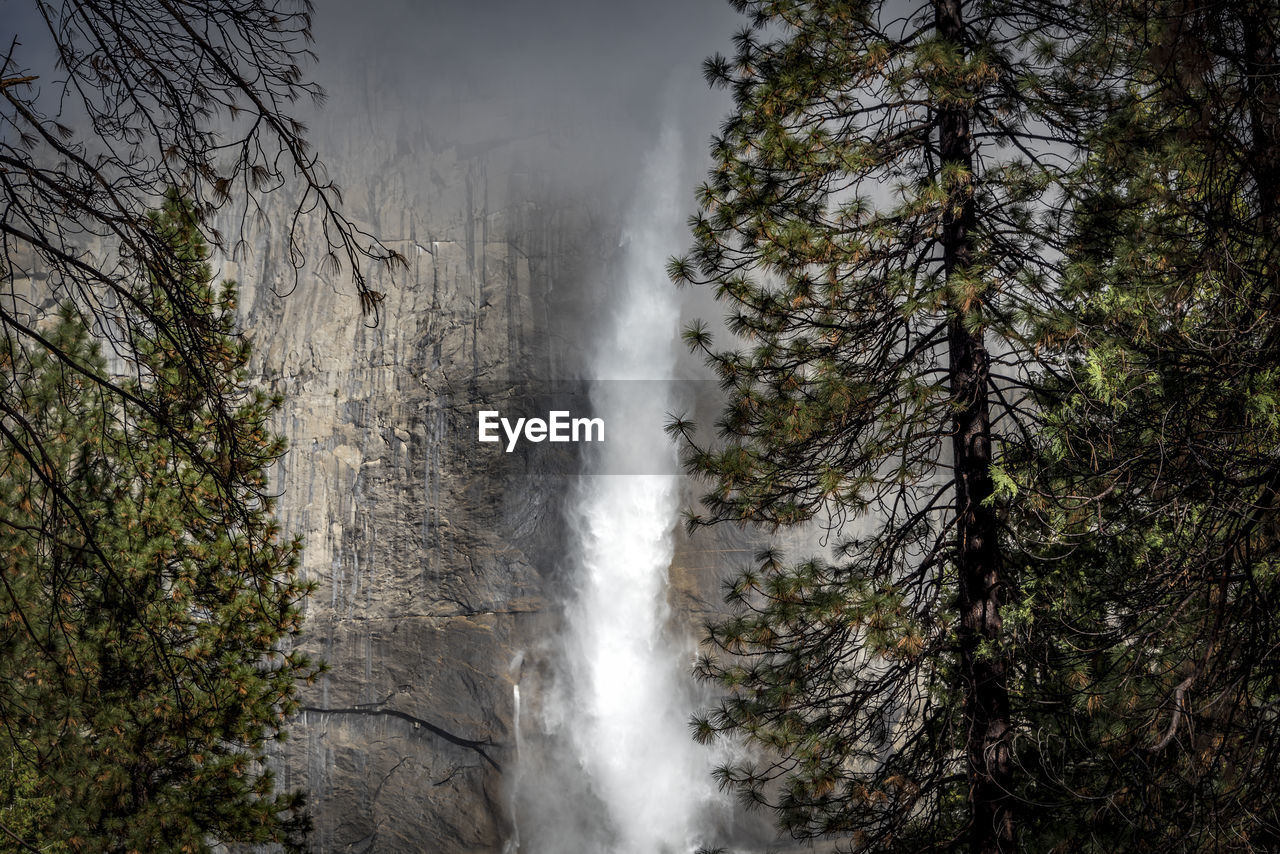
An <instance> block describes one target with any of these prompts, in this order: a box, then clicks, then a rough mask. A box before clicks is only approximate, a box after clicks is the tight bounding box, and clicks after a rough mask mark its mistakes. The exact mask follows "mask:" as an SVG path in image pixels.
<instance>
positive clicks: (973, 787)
mask: <svg viewBox="0 0 1280 854" xmlns="http://www.w3.org/2000/svg"><path fill="white" fill-rule="evenodd" d="M934 10H935V15H936V23H937V27H938V33H939V35H940V36H941V37H942V38H943V39H944V40H946V41H948V42H951V43H952V44H956V45H963V43H964V20H963V16H962V11H961V3H960V0H937V1H936V2H935V4H934ZM969 119H970V117H969V115H968V111H967V108H966V107H965V105H964V104H963V102H959V103H957V102H955V101H950V100H949V101H948V102H947V104H946V106H944V107H943V108H941V109H940V110H939V112H938V133H939V152H940V156H941V160H942V166H943V171H944V174H947V173H949V172H950V170H952V169H958V170H959V171H960V173H961V174H963V175H967V176H972V170H973V140H972V135H971V133H970V121H969ZM951 193H952V199H951V203H950V204H948V205H947V208H946V210H945V212H944V214H943V231H942V248H943V264H944V272H945V275H946V279H947V282H948V284H952V283H954V282H955V281H956V277H958V276H963V275H965V274H966V273H967V271H968V269H969V267H970V266H971V264H972V261H973V240H974V218H975V211H974V198H973V192H972V178H971V177H970V179H969V180H968V181H967V182H966V181H961V182H958V183H956V184H955V185H953V186H952V188H951ZM956 290H957V289H952V290H951V292H952V294H953V297H952V304H951V305H950V306H949V308H950V311H951V319H950V321H949V331H948V345H949V348H948V349H949V353H948V357H949V370H950V380H951V395H952V398H953V400H954V404H955V415H954V422H953V425H952V426H953V430H954V432H953V437H952V447H953V452H954V464H955V472H954V477H955V500H956V504H955V512H956V564H957V571H958V576H959V608H960V625H959V630H958V633H957V636H958V642H959V654H960V664H961V673H962V678H963V679H964V692H965V701H964V718H963V720H964V725H965V727H966V728H967V735H966V749H965V753H966V765H967V773H968V777H969V805H970V815H971V821H972V823H971V827H970V846H971V850H973V851H974V852H982V854H988V852H1004V851H1012V850H1013V845H1014V826H1013V814H1012V809H1011V797H1010V793H1009V789H1010V786H1009V782H1010V779H1011V778H1012V774H1013V764H1012V757H1011V724H1010V716H1009V686H1008V675H1007V664H1006V662H1005V660H1004V658H1003V656H1002V654H1001V653H1000V652H999V639H1000V604H1001V600H1002V596H1003V586H1004V580H1003V577H1002V567H1001V555H1000V547H999V540H998V527H997V519H996V516H995V513H994V510H993V508H992V507H991V506H990V504H989V503H988V502H987V499H988V498H989V497H990V496H991V494H992V490H993V486H992V480H991V472H990V468H991V421H990V413H989V406H988V399H987V393H988V387H989V372H990V369H989V359H988V353H987V348H986V344H985V341H984V338H983V333H982V326H981V324H974V323H973V322H972V321H973V320H974V317H973V314H974V313H975V312H981V310H982V300H981V296H980V295H979V298H978V299H975V300H969V299H967V298H965V299H963V300H958V299H956V297H955V296H954V294H955V293H956ZM958 290H964V289H963V288H960V289H958ZM983 647H986V649H985V650H984V649H983Z"/></svg>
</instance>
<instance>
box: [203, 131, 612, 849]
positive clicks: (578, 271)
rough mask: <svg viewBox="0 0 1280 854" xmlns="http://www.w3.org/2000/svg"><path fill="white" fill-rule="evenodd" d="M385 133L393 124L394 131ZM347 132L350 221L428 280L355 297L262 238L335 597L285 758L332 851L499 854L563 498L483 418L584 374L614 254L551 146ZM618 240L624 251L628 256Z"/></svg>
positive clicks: (270, 360) (281, 361) (296, 448)
mask: <svg viewBox="0 0 1280 854" xmlns="http://www.w3.org/2000/svg"><path fill="white" fill-rule="evenodd" d="M374 116H377V117H378V118H374ZM368 117H369V118H370V120H371V121H376V120H386V121H388V122H389V123H390V124H391V126H389V127H368V126H362V127H360V128H359V132H358V133H349V134H343V133H340V132H336V131H335V129H334V128H328V129H327V133H328V134H329V138H330V139H331V140H332V139H336V140H337V141H338V142H339V144H340V147H339V150H337V151H334V152H332V153H330V154H329V162H330V164H331V168H333V170H334V172H335V178H337V179H338V180H339V183H340V184H341V185H342V186H343V188H344V190H345V192H346V202H347V209H348V213H349V214H351V215H352V216H353V217H354V218H356V219H357V220H359V221H360V224H361V225H362V226H363V227H365V228H367V229H368V230H369V231H370V232H371V233H375V234H378V235H381V236H383V237H384V238H386V241H387V242H388V243H389V244H390V245H392V246H394V247H395V248H396V249H398V250H399V251H401V252H402V253H403V254H404V256H405V257H406V258H407V259H408V261H409V269H408V270H403V271H399V272H396V273H394V274H391V275H390V276H384V277H383V279H382V280H381V281H379V282H376V283H375V285H374V286H375V287H376V288H377V289H378V290H381V291H384V292H385V293H386V298H385V301H384V302H383V303H382V305H381V307H380V309H381V310H380V317H379V323H378V325H377V326H373V325H372V319H371V318H369V317H365V316H363V315H362V314H361V311H360V307H359V304H358V302H357V300H356V298H355V295H354V292H353V289H352V288H351V287H350V286H349V285H346V284H345V283H340V284H336V285H333V286H331V285H329V284H327V283H325V282H323V281H320V280H318V279H315V278H307V277H304V279H303V280H302V281H301V282H300V283H299V286H298V287H297V288H296V289H295V290H293V292H292V293H289V294H287V295H285V294H281V293H277V291H279V290H281V289H282V288H283V287H284V284H285V283H286V282H287V283H289V284H292V278H291V277H292V272H291V271H290V270H288V268H287V266H285V265H283V264H282V262H281V260H280V257H279V256H280V253H279V252H278V251H276V249H275V248H274V247H273V246H272V245H270V244H269V243H268V242H266V239H265V238H262V239H260V242H259V243H258V244H257V245H256V246H255V247H254V250H253V251H252V252H251V253H250V254H249V255H248V256H247V257H246V258H245V259H244V260H242V261H241V262H240V263H239V264H238V265H232V266H231V267H229V268H228V269H227V270H226V271H225V272H226V273H227V274H229V275H232V276H235V277H236V278H238V279H239V280H240V282H241V286H242V311H243V312H244V314H245V320H246V327H247V329H248V331H249V332H250V334H251V335H252V336H253V337H254V339H255V341H256V355H255V358H256V359H257V364H258V365H259V366H260V369H261V372H262V375H263V377H264V381H265V382H267V383H268V384H269V385H270V386H271V387H273V388H274V389H275V390H277V391H279V392H281V393H282V394H283V395H284V397H285V401H286V402H285V410H284V414H283V419H282V423H281V427H282V430H283V432H284V433H285V434H286V436H287V438H288V440H289V446H290V449H291V450H290V451H289V453H288V455H287V456H286V458H285V459H284V461H283V462H282V464H281V466H280V470H279V471H278V472H277V474H276V477H275V479H274V483H275V486H276V488H277V490H279V491H280V492H281V493H282V498H281V501H280V504H279V508H280V514H281V517H282V521H283V524H284V528H285V530H286V531H287V532H289V533H297V534H301V535H302V536H303V537H304V539H305V553H304V560H303V567H304V571H305V574H306V576H307V577H308V578H309V579H311V580H313V581H314V582H315V583H316V585H317V587H316V590H315V593H314V594H313V595H312V597H311V598H310V600H309V603H308V605H307V614H306V618H307V622H306V629H305V640H304V641H303V646H304V647H305V648H306V649H307V650H308V651H310V652H312V653H314V654H315V655H317V656H319V657H321V658H323V659H324V661H326V662H327V664H328V667H329V670H328V672H327V673H326V674H324V675H323V676H322V677H321V678H320V680H319V681H318V682H317V684H316V685H314V686H312V687H310V688H307V689H305V694H304V706H305V711H304V712H303V714H302V715H301V716H300V718H299V719H298V721H297V722H296V723H295V724H294V725H293V726H292V727H291V735H290V738H289V740H288V742H287V743H286V744H285V746H284V747H283V750H282V754H281V757H280V762H281V766H282V772H281V782H282V783H283V784H284V785H286V786H289V787H293V786H301V787H303V788H305V789H307V790H308V791H309V793H310V805H311V810H312V813H313V817H314V821H315V830H314V844H315V847H316V849H317V850H320V851H369V852H372V851H383V852H390V851H406V852H420V851H432V852H440V854H448V852H462V851H493V852H498V851H501V850H502V848H503V844H504V840H505V839H506V838H507V836H508V834H509V831H510V828H509V821H510V818H509V809H508V806H507V804H508V800H507V793H506V789H505V786H506V783H505V782H504V781H505V779H506V778H504V774H505V773H506V772H507V771H509V769H510V767H511V762H512V760H513V755H512V750H513V746H514V737H513V731H512V713H513V704H512V686H513V684H514V682H513V676H514V671H513V661H515V660H516V659H517V657H518V656H519V654H520V653H521V651H523V650H526V649H529V648H530V647H531V646H534V645H536V644H537V643H538V640H539V639H540V638H542V637H545V636H546V635H547V634H548V633H549V632H552V631H553V630H554V624H555V622H556V620H557V612H556V609H555V607H554V602H555V599H556V593H555V591H556V587H557V584H558V581H557V579H558V569H559V566H560V562H561V558H560V551H561V549H562V546H561V545H560V544H561V541H562V539H563V536H562V532H561V527H562V525H563V522H562V521H561V520H562V518H563V517H562V511H561V506H560V502H561V500H562V497H561V496H562V495H563V494H564V490H563V489H562V488H561V486H560V484H561V483H562V479H559V478H557V477H556V476H554V475H552V476H540V475H546V474H547V473H546V472H539V471H538V470H537V469H536V466H535V467H534V469H532V470H524V469H521V467H520V466H519V465H515V466H513V465H511V463H510V460H509V459H504V458H502V454H501V452H500V450H499V449H498V448H497V447H496V446H481V445H479V444H478V443H477V442H476V440H475V431H476V421H475V411H476V408H477V405H478V404H480V403H487V402H491V400H492V398H494V397H500V396H501V395H503V394H504V393H506V392H507V391H510V390H512V389H516V388H519V387H522V386H524V385H526V384H527V383H528V382H529V380H530V378H546V377H558V376H566V375H567V374H566V372H568V371H572V370H573V369H574V366H573V364H572V362H573V359H572V356H573V348H572V347H571V346H568V345H569V342H572V341H573V340H574V337H575V335H576V332H575V329H574V324H573V322H572V321H571V320H569V318H572V317H573V316H575V315H577V314H578V313H579V311H578V309H579V308H580V307H581V306H582V305H583V301H584V299H585V297H586V295H587V293H588V291H589V288H588V287H587V286H588V285H589V284H590V282H591V278H592V275H593V274H594V273H595V272H596V271H597V270H598V266H599V265H598V264H597V262H596V260H595V259H597V258H599V257H601V251H600V250H599V248H598V247H599V246H601V245H603V246H609V245H616V242H617V238H616V234H614V235H613V236H612V238H610V237H609V232H608V227H607V226H606V225H603V224H602V223H600V222H599V221H595V220H593V219H592V218H591V217H590V215H589V211H587V209H586V208H585V207H584V206H583V205H582V204H580V203H578V202H575V201H573V200H572V199H565V198H555V191H554V188H551V187H548V186H546V185H545V184H540V183H539V180H538V178H537V176H536V173H535V172H534V171H533V169H534V167H532V166H530V163H531V162H536V161H537V159H538V158H539V157H540V154H539V150H540V146H543V145H545V144H546V141H545V140H543V139H533V140H528V139H525V140H516V141H510V140H498V141H490V142H484V143H472V144H465V143H460V142H441V141H440V140H438V139H437V140H436V141H435V142H432V141H430V140H429V137H428V135H427V133H426V132H425V129H415V128H414V127H412V126H411V125H406V124H405V123H403V122H402V121H400V120H399V119H397V118H395V117H394V116H392V117H390V118H388V116H387V115H386V114H372V113H371V114H369V116H368ZM610 240H612V244H611V243H610Z"/></svg>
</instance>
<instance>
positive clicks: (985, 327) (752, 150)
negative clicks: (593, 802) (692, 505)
mask: <svg viewBox="0 0 1280 854" xmlns="http://www.w3.org/2000/svg"><path fill="white" fill-rule="evenodd" d="M733 5H734V6H735V7H736V8H737V9H739V10H740V11H744V12H746V13H748V14H749V15H750V26H749V27H748V28H747V29H745V30H744V31H742V32H741V33H740V34H739V35H738V36H737V39H736V40H737V51H736V54H735V56H734V57H733V58H731V59H730V58H725V57H720V56H717V57H714V58H713V59H711V60H709V61H708V63H707V67H706V71H707V76H708V78H709V79H710V80H711V82H712V83H713V84H718V85H723V86H726V87H728V88H729V89H730V90H731V91H732V93H733V96H734V110H733V112H732V114H731V116H730V117H729V119H728V120H727V122H726V123H725V125H724V127H723V130H722V132H721V133H720V134H719V135H718V136H717V137H716V138H715V140H714V141H713V145H712V156H713V159H714V166H713V168H712V170H711V173H710V179H709V181H708V182H707V183H705V184H704V185H703V186H702V187H701V188H700V190H699V201H700V205H701V208H702V213H701V214H699V215H698V216H697V217H696V218H695V219H694V221H693V223H692V227H693V233H694V241H695V243H694V248H693V251H692V252H691V253H690V254H689V255H688V256H686V257H684V258H679V259H673V261H672V262H671V265H670V272H671V275H672V277H673V279H675V280H676V281H677V282H693V283H700V284H709V285H712V286H714V287H715V289H716V294H717V296H718V297H719V298H720V299H721V300H722V301H724V302H726V303H727V304H728V306H729V309H730V316H729V318H728V321H729V329H730V332H731V333H733V334H734V335H735V336H737V338H736V342H735V343H736V344H737V346H735V347H732V348H730V349H727V350H722V351H721V350H716V349H715V348H714V346H713V342H712V336H711V334H710V332H709V330H708V328H707V327H706V326H705V325H702V324H695V325H694V326H693V327H691V328H690V329H689V330H688V331H687V333H686V339H687V341H688V342H689V344H690V345H691V347H692V348H694V349H695V350H697V351H702V352H704V353H705V354H706V355H707V357H708V360H709V363H710V364H711V365H712V366H713V367H714V368H715V370H716V371H717V372H718V374H719V376H720V378H721V380H722V383H723V385H724V388H725V389H726V391H727V394H728V403H727V407H726V409H725V412H724V414H723V417H722V419H721V420H720V422H719V423H718V424H717V429H718V431H719V435H720V437H721V438H720V440H719V441H718V442H717V443H715V444H713V445H706V444H703V443H701V442H700V441H699V438H698V433H697V430H696V428H695V426H694V425H692V424H691V423H689V422H687V421H684V420H677V421H675V422H673V424H672V425H671V429H672V431H673V432H674V433H676V434H678V435H679V436H680V437H681V439H682V443H683V445H684V447H685V451H686V459H687V464H688V468H689V470H690V471H691V472H692V473H694V474H696V475H699V476H701V477H703V478H705V479H706V480H708V481H709V482H710V485H711V489H710V491H709V492H708V494H706V495H705V496H704V497H703V499H702V506H703V508H704V510H702V511H701V512H698V513H695V514H694V515H693V516H692V518H691V524H692V525H693V526H695V527H696V526H698V525H702V524H713V523H716V522H721V521H736V522H742V523H755V524H763V525H766V526H780V525H795V524H800V523H805V522H809V521H810V520H817V521H820V522H822V523H824V524H826V525H827V526H828V528H829V530H830V531H831V532H833V534H834V536H835V542H836V548H835V558H834V559H832V560H827V559H823V558H815V559H812V560H807V561H800V562H789V561H788V560H786V559H784V557H783V556H782V555H780V554H778V553H777V552H776V551H774V550H768V551H766V552H765V553H764V554H762V556H761V559H760V561H759V562H758V565H756V566H753V567H750V568H746V569H744V570H742V571H741V572H740V573H739V574H737V575H736V576H735V577H734V578H733V579H732V581H731V584H730V586H729V588H728V594H727V602H728V603H729V605H730V607H731V609H732V613H731V615H730V616H728V617H726V618H724V619H721V620H719V621H717V622H715V623H714V624H712V625H711V626H710V630H709V638H708V644H709V646H710V648H711V652H710V654H709V655H708V656H707V657H706V658H704V659H703V660H702V661H701V663H700V665H699V667H698V671H699V673H700V675H701V676H703V677H704V678H706V679H709V680H712V681H715V682H717V683H718V684H720V685H721V686H723V687H724V688H726V689H727V690H728V696H727V697H726V698H725V699H724V700H723V701H722V702H721V703H720V705H719V706H718V707H717V708H716V709H715V710H713V712H712V713H711V714H710V715H708V716H707V717H705V718H703V719H701V720H699V721H697V723H696V726H697V735H698V736H699V737H700V738H703V739H709V738H712V737H714V736H716V735H719V734H728V735H737V736H745V737H747V738H748V739H749V740H750V741H752V742H754V743H755V744H756V745H757V746H759V747H761V748H763V752H762V753H761V754H759V757H758V758H757V759H748V760H744V761H741V762H736V763H731V764H729V765H727V766H725V767H724V768H722V769H720V771H719V774H720V777H721V781H722V783H723V784H724V785H726V786H728V787H730V788H733V789H735V790H737V791H738V792H739V793H740V794H741V795H742V796H743V797H744V798H745V799H746V800H747V801H748V802H749V803H754V804H759V805H766V806H768V807H770V808H772V809H773V810H774V811H775V813H776V815H777V817H778V819H779V821H780V824H781V826H782V827H783V828H785V829H786V830H788V831H790V832H791V833H792V834H794V835H796V836H799V837H817V836H837V837H841V838H847V839H849V840H851V841H852V844H853V847H854V848H855V849H857V850H882V851H883V850H899V851H923V850H929V849H933V848H939V849H941V848H947V849H950V848H954V847H956V846H957V845H960V844H962V843H961V840H966V844H967V846H968V847H969V848H970V849H971V850H973V851H981V852H994V851H1009V850H1013V848H1014V846H1015V816H1014V812H1015V803H1014V798H1013V793H1014V792H1015V791H1016V790H1017V782H1016V780H1015V774H1016V771H1015V760H1014V734H1015V727H1016V725H1017V718H1016V714H1015V710H1014V708H1013V701H1014V698H1013V697H1012V696H1011V679H1012V678H1013V673H1012V668H1013V666H1014V662H1012V661H1011V658H1010V654H1009V647H1008V643H1007V639H1006V633H1005V631H1004V630H1003V628H1002V613H1001V612H1002V606H1003V605H1004V604H1005V601H1006V597H1007V595H1008V593H1009V591H1010V590H1011V589H1012V587H1011V585H1012V583H1013V579H1012V572H1013V569H1014V567H1012V566H1011V565H1010V562H1009V561H1008V560H1007V557H1006V555H1005V553H1004V551H1005V548H1004V546H1003V544H1002V540H1003V537H1004V534H1005V530H1004V527H1003V522H1002V520H1003V518H1004V516H1005V514H1006V512H1007V506H1008V504H1009V501H1010V499H1011V498H1013V496H1014V494H1015V493H1016V486H1015V484H1014V483H1013V481H1012V480H1010V479H1009V478H1008V477H1007V475H1005V473H1004V471H1003V469H1002V468H1001V466H1000V463H1001V459H1002V454H1003V453H1005V452H1006V451H1005V449H1006V447H1007V446H1008V445H1009V444H1011V443H1018V442H1021V441H1022V437H1023V435H1024V431H1025V430H1026V429H1027V427H1028V422H1029V420H1030V419H1032V418H1033V416H1034V412H1033V411H1031V410H1029V409H1028V408H1027V407H1026V406H1025V404H1026V402H1027V398H1026V394H1025V393H1024V391H1023V389H1022V386H1023V385H1024V384H1025V383H1026V382H1027V381H1028V378H1029V377H1030V376H1031V375H1032V373H1033V372H1034V370H1035V354H1034V352H1033V351H1032V350H1031V349H1030V348H1028V347H1027V346H1024V344H1023V342H1024V340H1025V337H1024V333H1025V330H1026V329H1027V324H1028V318H1030V317H1034V316H1037V315H1038V314H1039V313H1040V312H1041V311H1043V309H1044V304H1045V303H1046V302H1048V301H1050V298H1049V297H1047V296H1046V293H1047V291H1048V290H1049V289H1048V287H1047V285H1046V281H1047V280H1046V276H1047V275H1048V273H1049V272H1050V271H1049V270H1048V269H1047V265H1046V264H1045V262H1044V261H1043V260H1042V258H1043V256H1044V252H1045V248H1044V243H1045V241H1044V239H1043V237H1042V232H1043V229H1042V227H1041V221H1040V219H1039V216H1038V213H1037V211H1039V210H1042V209H1043V210H1045V211H1051V210H1052V209H1053V205H1054V204H1056V203H1057V199H1056V198H1055V197H1054V196H1053V193H1052V190H1053V187H1054V186H1055V184H1054V170H1053V169H1051V168H1050V166H1051V160H1050V159H1047V158H1046V156H1045V152H1046V151H1049V152H1051V151H1052V146H1051V145H1049V144H1048V143H1047V141H1049V140H1060V139H1062V138H1063V137H1062V134H1061V133H1060V132H1059V130H1058V129H1057V127H1058V126H1057V125H1056V124H1055V121H1056V118H1055V117H1057V116H1060V115H1062V114H1063V111H1061V110H1057V111H1053V110H1050V109H1049V107H1050V106H1052V105H1053V104H1054V103H1062V102H1063V93H1062V92H1059V91H1056V90H1055V89H1054V86H1055V85H1056V84H1055V82H1054V79H1053V78H1050V77H1049V76H1047V75H1046V73H1045V72H1046V71H1047V70H1048V69H1049V68H1050V67H1051V66H1052V63H1053V61H1054V55H1055V50H1056V49H1057V48H1056V47H1055V43H1056V42H1058V41H1059V40H1060V38H1061V36H1062V35H1063V34H1062V33H1061V32H1058V31H1057V30H1055V29H1054V25H1052V24H1051V23H1048V22H1050V21H1053V20H1054V19H1055V18H1057V19H1058V20H1061V21H1067V20H1070V14H1069V11H1068V10H1067V9H1064V8H1055V7H1051V6H1050V5H1036V6H1035V7H1031V6H1028V7H1025V8H1024V7H1019V6H1018V5H1017V4H1015V3H998V2H996V3H982V4H962V3H960V2H958V0H933V2H930V3H924V4H920V5H917V6H913V7H911V8H910V9H905V8H900V7H898V6H897V5H894V4H888V3H878V2H824V1H823V0H813V2H800V0H776V2H764V1H763V0H760V1H759V2H746V0H739V2H735V3H733ZM1063 79H1067V78H1063Z"/></svg>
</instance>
